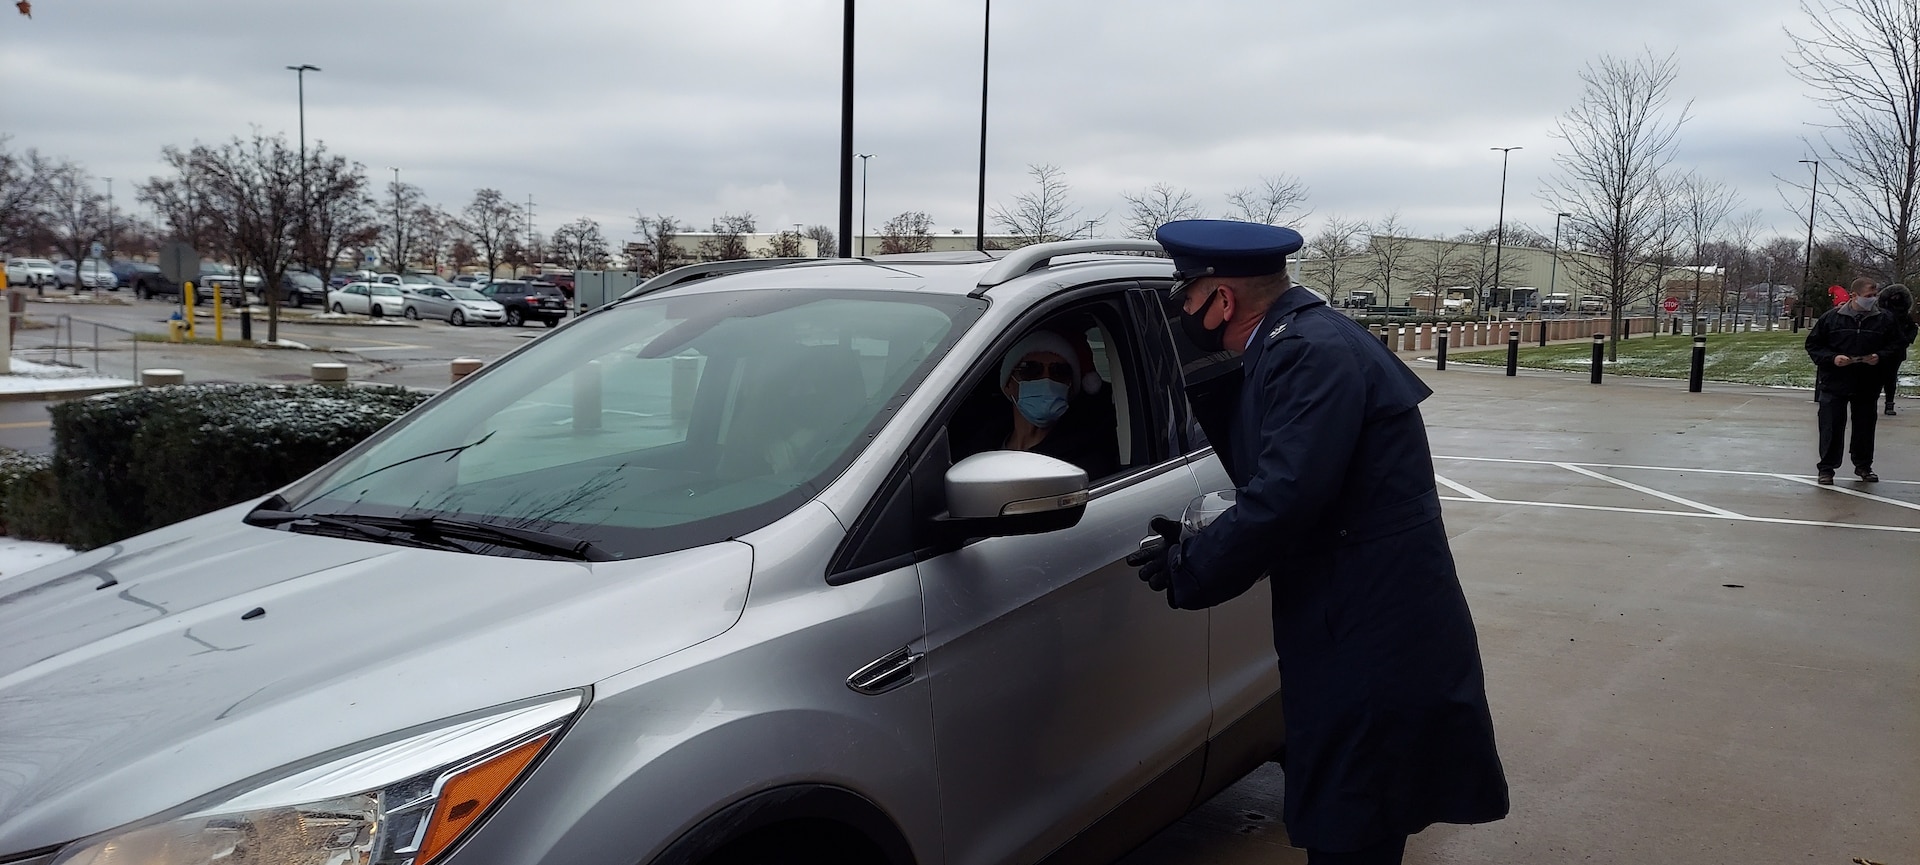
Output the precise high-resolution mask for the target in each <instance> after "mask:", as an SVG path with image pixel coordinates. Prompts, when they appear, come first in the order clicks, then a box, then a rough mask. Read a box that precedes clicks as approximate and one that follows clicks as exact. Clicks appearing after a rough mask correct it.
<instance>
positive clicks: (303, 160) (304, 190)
mask: <svg viewBox="0 0 1920 865" xmlns="http://www.w3.org/2000/svg"><path fill="white" fill-rule="evenodd" d="M287 69H288V70H290V71H292V72H293V76H294V79H295V81H296V83H297V85H298V86H299V88H300V241H301V246H303V247H304V246H306V245H307V242H308V241H309V240H310V238H308V237H307V230H308V229H307V208H308V207H310V206H311V205H312V204H313V202H312V201H311V200H310V199H311V198H312V197H313V192H312V190H310V189H309V188H308V187H307V73H308V72H319V71H320V67H318V66H312V65H308V64H306V63H302V64H300V65H299V66H289V67H287ZM307 252H308V250H306V249H302V250H301V251H300V263H301V264H303V265H305V266H307V267H312V266H313V262H311V261H307V260H306V255H307ZM329 267H331V265H329ZM328 272H331V271H328Z"/></svg>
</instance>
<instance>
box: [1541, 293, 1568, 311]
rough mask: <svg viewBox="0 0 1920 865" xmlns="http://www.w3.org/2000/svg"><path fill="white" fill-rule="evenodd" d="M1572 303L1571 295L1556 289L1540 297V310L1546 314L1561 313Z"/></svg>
mask: <svg viewBox="0 0 1920 865" xmlns="http://www.w3.org/2000/svg"><path fill="white" fill-rule="evenodd" d="M1572 303H1573V296H1572V295H1570V294H1567V293H1566V292H1560V291H1556V292H1554V293H1553V294H1549V295H1547V296H1546V297H1544V298H1541V299H1540V311H1541V312H1542V313H1547V314H1558V313H1563V312H1566V311H1567V309H1568V308H1569V307H1570V306H1571V305H1572Z"/></svg>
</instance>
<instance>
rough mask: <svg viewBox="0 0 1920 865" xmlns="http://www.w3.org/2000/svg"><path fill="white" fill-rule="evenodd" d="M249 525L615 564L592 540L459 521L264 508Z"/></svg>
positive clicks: (250, 516) (251, 516)
mask: <svg viewBox="0 0 1920 865" xmlns="http://www.w3.org/2000/svg"><path fill="white" fill-rule="evenodd" d="M276 498H277V497H276ZM273 503H274V502H273V500H271V499H270V500H268V502H267V504H273ZM245 522H246V523H248V524H250V525H256V526H278V525H284V524H288V523H291V524H293V525H292V526H289V527H290V528H292V527H295V526H299V525H300V524H301V523H310V524H312V525H316V526H325V527H328V528H337V529H344V530H347V531H351V532H355V533H357V534H360V535H362V536H365V537H368V538H372V539H374V540H379V541H386V542H412V543H415V544H419V545H425V546H432V547H435V548H437V549H450V550H457V551H459V552H463V553H471V552H473V551H474V550H473V548H472V547H470V546H467V545H466V544H462V543H459V541H477V542H479V543H482V544H488V545H491V546H498V547H512V548H514V549H517V550H525V551H527V552H530V553H539V554H542V555H547V556H553V557H556V558H564V559H574V560H577V561H583V562H610V561H613V560H614V557H613V556H612V555H610V554H608V553H607V551H605V550H602V549H600V548H599V547H597V546H595V545H594V544H593V542H592V541H586V540H581V539H579V538H575V537H571V536H568V535H563V534H559V533H557V532H543V531H540V530H538V529H522V528H515V527H512V526H496V525H493V524H491V523H478V522H473V521H471V520H456V519H452V518H449V517H435V516H425V515H421V516H411V517H380V516H369V515H365V514H305V513H299V512H297V511H284V510H277V509H274V508H266V507H261V508H256V509H255V510H254V511H253V512H252V513H250V514H247V516H246V518H245Z"/></svg>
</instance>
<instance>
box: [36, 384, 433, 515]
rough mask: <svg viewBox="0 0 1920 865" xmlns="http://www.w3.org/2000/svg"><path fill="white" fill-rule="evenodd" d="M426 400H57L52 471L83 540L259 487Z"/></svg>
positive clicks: (268, 396) (176, 395)
mask: <svg viewBox="0 0 1920 865" xmlns="http://www.w3.org/2000/svg"><path fill="white" fill-rule="evenodd" d="M425 398H426V397H425V396H423V395H421V394H417V393H414V392H412V391H407V390H403V389H400V388H327V387H278V386H273V385H256V384H227V385H182V386H175V387H164V388H146V389H141V390H129V391H121V392H117V393H112V394H103V395H101V396H96V397H91V398H88V399H85V400H78V401H74V402H69V403H63V404H61V405H59V406H56V407H55V408H54V409H53V414H54V421H53V427H54V460H53V470H54V474H55V476H56V478H57V481H58V485H59V495H60V499H61V501H62V502H63V503H64V504H65V506H66V513H67V514H68V515H69V517H70V519H71V526H70V534H71V537H70V538H68V539H67V540H68V541H69V542H70V543H72V544H74V545H75V546H79V547H82V548H91V547H97V546H100V545H103V544H108V543H112V542H114V541H117V540H120V539H121V538H125V537H128V536H130V535H135V534H139V533H140V532H144V531H148V530H150V529H155V528H159V527H160V526H163V525H167V524H170V523H175V522H178V521H180V520H183V519H186V518H188V517H193V516H198V515H200V514H203V513H206V512H208V511H212V510H215V509H218V508H221V507H224V506H226V505H230V504H234V503H236V502H241V501H245V500H247V499H249V498H253V497H255V496H259V495H264V494H266V493H267V492H270V491H272V490H274V489H276V488H278V487H281V486H285V485H286V484H288V483H291V482H292V481H294V480H295V479H297V478H299V477H300V476H302V475H305V474H307V473H308V472H311V471H313V470H314V469H316V468H318V467H319V466H321V465H322V464H324V463H325V462H326V461H328V460H330V459H333V458H334V457H336V456H338V455H340V454H341V453H342V452H344V451H346V450H347V449H348V448H350V447H353V446H354V445H355V444H357V443H359V442H360V441H361V440H362V439H364V438H366V437H367V436H369V435H372V434H373V433H374V432H376V431H378V430H379V429H380V428H381V427H384V426H386V425H387V424H388V423H391V422H392V421H393V419H394V418H397V417H399V416H400V415H402V414H404V413H406V411H407V410H408V409H411V408H412V407H413V406H415V405H418V404H419V403H420V402H421V401H422V400H424V399H425Z"/></svg>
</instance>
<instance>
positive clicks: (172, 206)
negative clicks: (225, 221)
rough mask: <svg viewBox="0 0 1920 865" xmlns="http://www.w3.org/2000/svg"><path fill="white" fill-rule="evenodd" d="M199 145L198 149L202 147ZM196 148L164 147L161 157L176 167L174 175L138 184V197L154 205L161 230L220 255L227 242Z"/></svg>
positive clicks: (202, 251)
mask: <svg viewBox="0 0 1920 865" xmlns="http://www.w3.org/2000/svg"><path fill="white" fill-rule="evenodd" d="M199 148H200V146H199V145H195V148H194V150H198V149H199ZM194 150H181V149H180V148H178V147H173V146H171V145H169V146H167V147H163V148H161V149H160V161H161V162H164V163H166V165H167V167H168V168H171V169H173V174H172V175H171V176H157V177H152V178H149V179H148V180H147V182H145V183H141V184H138V185H137V186H135V188H134V189H135V191H134V197H135V198H137V199H139V200H140V201H142V202H145V203H146V204H147V205H148V206H149V207H152V208H153V210H154V212H155V213H156V214H158V215H159V217H160V223H161V225H160V227H161V230H163V231H165V232H166V233H167V234H168V235H169V236H171V237H174V238H176V239H179V240H184V241H186V242H187V245H189V246H192V247H193V248H194V250H195V251H197V252H199V253H200V254H201V255H203V256H214V257H219V256H220V255H221V254H222V253H223V252H224V251H225V246H226V239H225V238H224V237H221V236H220V234H219V231H218V228H217V227H216V226H215V225H214V223H213V220H212V219H211V218H210V216H209V213H208V209H207V206H206V205H207V193H206V184H207V180H206V177H205V176H204V175H203V173H202V169H201V166H200V165H198V164H197V163H196V162H195V160H194Z"/></svg>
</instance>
